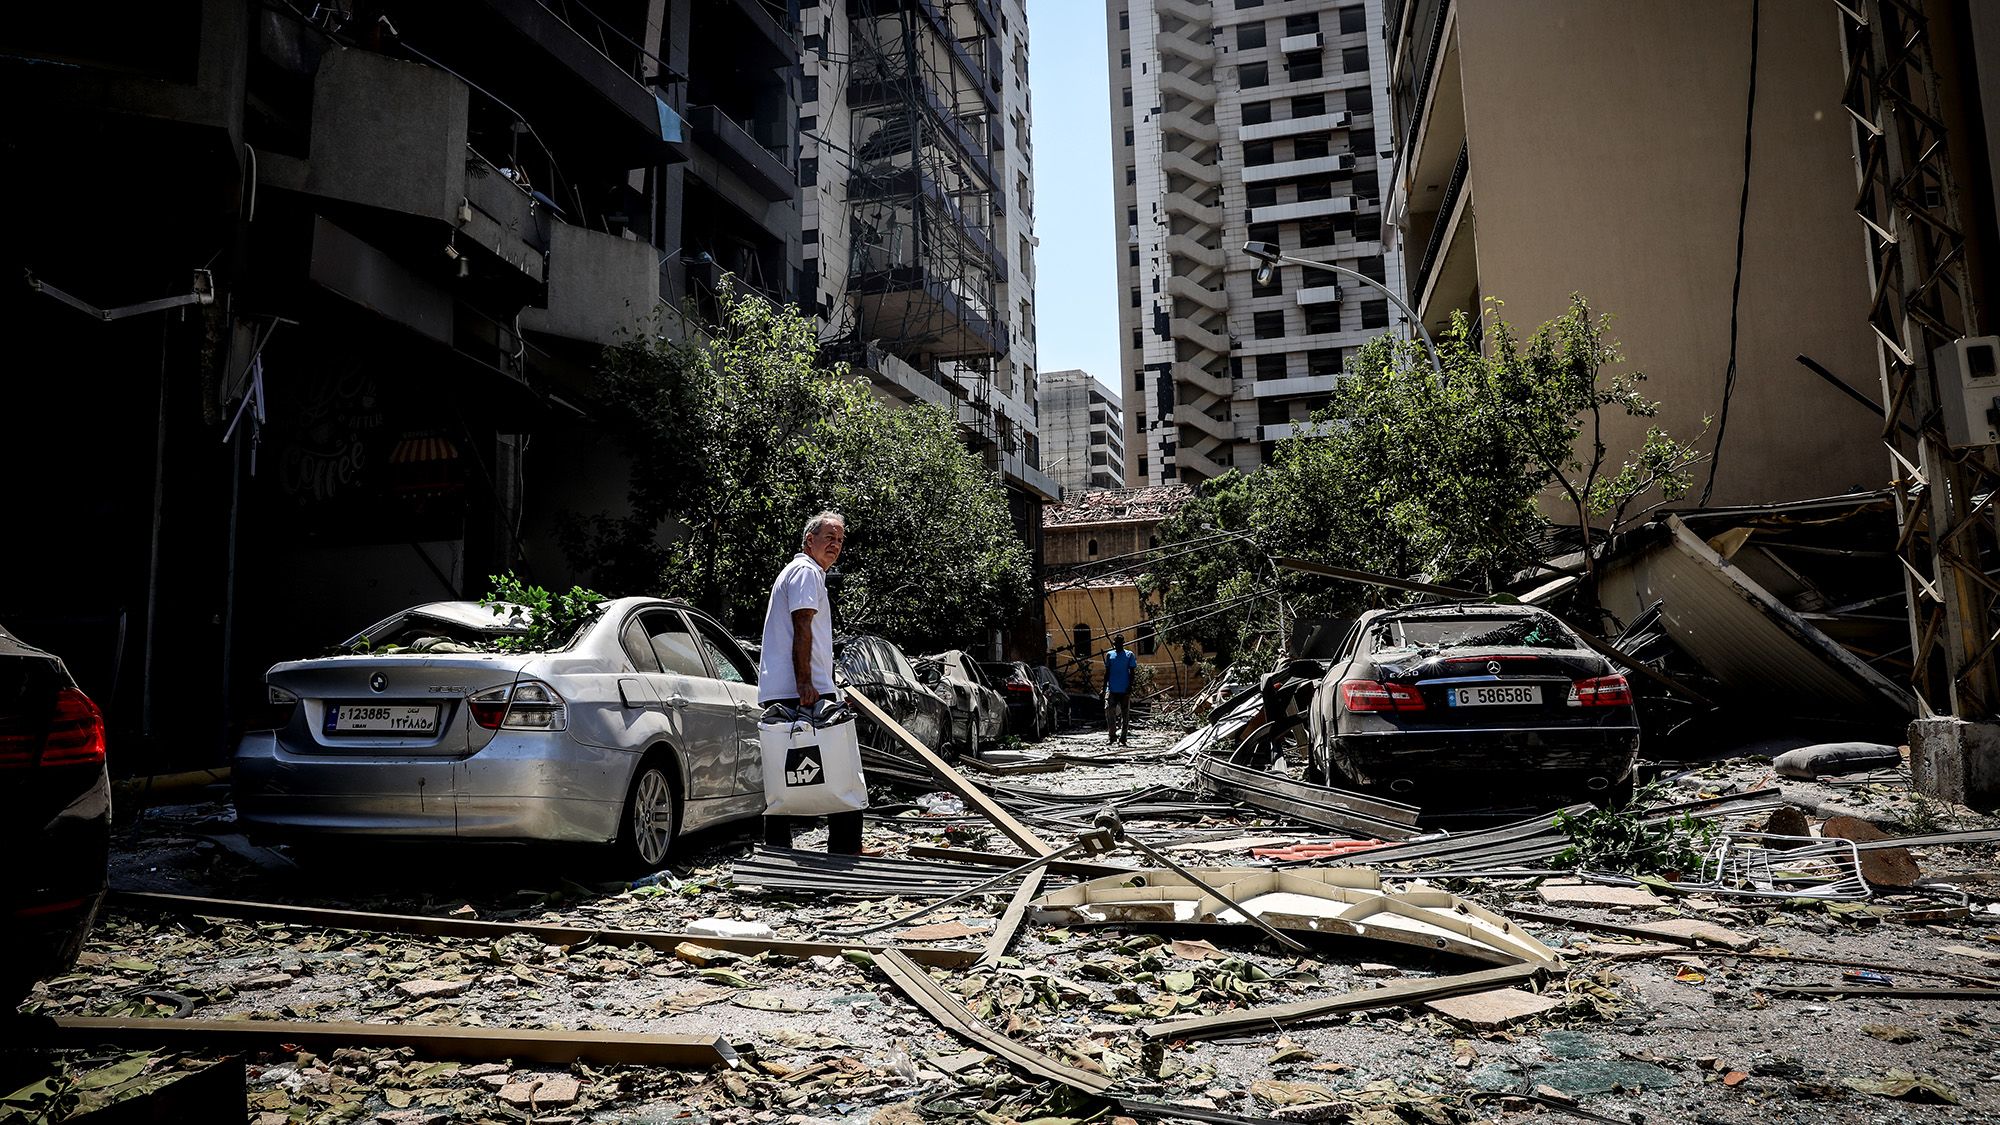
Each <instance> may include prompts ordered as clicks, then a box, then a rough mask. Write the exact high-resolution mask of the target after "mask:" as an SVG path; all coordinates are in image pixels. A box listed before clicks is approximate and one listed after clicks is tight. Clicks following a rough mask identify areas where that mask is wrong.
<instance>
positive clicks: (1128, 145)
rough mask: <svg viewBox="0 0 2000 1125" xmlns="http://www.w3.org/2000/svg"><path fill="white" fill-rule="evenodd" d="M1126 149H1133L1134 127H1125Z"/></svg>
mask: <svg viewBox="0 0 2000 1125" xmlns="http://www.w3.org/2000/svg"><path fill="white" fill-rule="evenodd" d="M1125 147H1126V148H1131V147H1132V127H1131V126H1130V125H1127V126H1125Z"/></svg>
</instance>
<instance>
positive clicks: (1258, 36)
mask: <svg viewBox="0 0 2000 1125" xmlns="http://www.w3.org/2000/svg"><path fill="white" fill-rule="evenodd" d="M1263 45H1264V21H1263V20H1258V21H1257V22H1255V23H1239V24H1237V25H1236V49H1237V50H1239V51H1248V50H1251V49H1252V48H1255V47H1262V46H1263Z"/></svg>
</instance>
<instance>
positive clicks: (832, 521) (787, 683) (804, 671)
mask: <svg viewBox="0 0 2000 1125" xmlns="http://www.w3.org/2000/svg"><path fill="white" fill-rule="evenodd" d="M846 543H847V520H846V519H845V518H843V517H842V516H841V514H840V513H839V512H821V513H820V514H818V515H816V516H814V517H813V518H812V519H810V520H807V521H806V527H805V532H804V534H803V535H801V536H800V546H799V553H798V554H796V555H794V556H792V561H791V562H788V563H786V564H785V568H784V569H783V570H781V571H779V572H778V579H777V581H775V582H773V583H771V602H770V605H769V606H768V607H767V608H766V609H765V610H764V652H763V659H762V661H761V662H760V663H759V664H758V667H757V701H758V702H759V703H761V704H763V705H764V706H766V707H768V706H770V705H771V704H773V703H783V704H785V705H786V706H789V707H803V708H809V707H811V706H812V705H813V704H814V703H816V702H818V701H819V697H820V696H822V695H830V696H834V697H836V698H838V697H839V695H840V691H839V689H838V688H836V687H834V685H833V605H832V603H831V602H829V601H828V600H827V596H826V572H827V571H828V570H829V569H831V568H832V566H833V564H834V563H837V562H839V561H840V550H841V548H842V547H843V546H845V545H846ZM805 819H808V818H805V817H790V816H766V817H765V818H764V842H765V843H766V844H769V845H770V846H771V847H774V848H789V847H791V846H792V831H793V829H794V828H795V827H796V823H795V822H797V821H800V820H805ZM826 850H827V851H829V852H836V853H843V854H846V855H858V854H860V852H861V814H860V813H859V812H845V813H835V814H833V815H832V816H829V817H827V840H826Z"/></svg>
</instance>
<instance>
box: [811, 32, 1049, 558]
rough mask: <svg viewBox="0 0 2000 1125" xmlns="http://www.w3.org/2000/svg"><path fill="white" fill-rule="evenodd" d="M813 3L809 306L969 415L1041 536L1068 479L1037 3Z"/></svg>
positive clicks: (831, 337) (864, 351) (893, 383)
mask: <svg viewBox="0 0 2000 1125" xmlns="http://www.w3.org/2000/svg"><path fill="white" fill-rule="evenodd" d="M800 7H801V10H800V21H801V29H802V31H803V33H804V39H803V42H804V48H805V49H804V58H805V66H804V84H803V89H802V91H801V95H800V105H799V116H800V136H801V142H802V155H801V160H800V172H799V179H800V183H801V184H802V185H804V186H803V193H804V200H803V214H802V219H801V224H802V228H803V232H802V239H803V241H804V243H805V257H804V266H803V269H802V271H801V278H800V285H799V291H800V301H801V303H802V304H804V305H806V306H807V307H808V308H811V309H813V310H814V311H815V312H817V314H818V316H819V318H820V323H821V332H820V340H821V344H822V346H823V347H824V348H825V350H826V351H827V352H828V354H829V355H830V356H831V357H832V358H836V359H844V360H846V361H848V362H849V363H850V364H852V366H853V368H854V370H855V371H856V372H857V373H862V374H865V375H866V376H867V378H868V379H869V380H870V382H871V384H872V385H873V386H874V388H875V389H876V391H877V393H879V394H881V395H882V396H883V397H885V398H888V399H891V400H895V401H900V402H907V403H914V402H928V403H931V404H932V405H935V406H938V407H940V408H942V409H945V410H947V411H950V412H951V413H953V414H954V415H955V416H956V417H957V418H958V420H959V425H960V430H961V433H962V434H963V435H964V437H965V438H966V441H967V443H968V445H970V446H971V447H972V448H973V449H974V450H976V451H978V452H980V453H982V454H983V455H985V457H986V458H987V461H988V463H989V464H990V465H992V466H993V468H994V469H995V470H996V471H998V472H999V473H1000V474H1001V476H1002V478H1003V479H1004V481H1005V482H1006V484H1007V487H1008V489H1009V493H1010V498H1011V499H1012V500H1013V502H1014V507H1015V510H1016V519H1017V523H1019V524H1020V526H1021V527H1022V528H1023V534H1024V536H1025V537H1027V538H1029V539H1031V540H1032V539H1034V538H1035V536H1036V535H1037V534H1038V530H1037V529H1039V527H1040V516H1039V512H1038V510H1037V509H1036V507H1035V506H1036V505H1039V504H1040V503H1041V501H1043V500H1045V499H1053V498H1054V495H1055V492H1056V485H1055V483H1054V481H1052V480H1051V479H1050V478H1049V477H1048V476H1047V474H1045V473H1043V472H1042V471H1041V468H1040V466H1041V464H1042V455H1041V450H1040V448H1039V439H1038V436H1037V431H1036V423H1035V385H1036V370H1035V293H1034V186H1033V185H1034V166H1033V157H1032V153H1033V132H1032V130H1033V116H1034V115H1033V106H1032V103H1031V101H1030V98H1029V90H1028V23H1027V17H1026V9H1025V0H807V2H805V3H803V4H802V5H801V6H800Z"/></svg>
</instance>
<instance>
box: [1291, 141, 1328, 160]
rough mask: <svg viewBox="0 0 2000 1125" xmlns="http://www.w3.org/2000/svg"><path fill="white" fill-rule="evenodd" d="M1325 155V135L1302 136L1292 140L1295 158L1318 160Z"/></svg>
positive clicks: (1293, 156) (1293, 157)
mask: <svg viewBox="0 0 2000 1125" xmlns="http://www.w3.org/2000/svg"><path fill="white" fill-rule="evenodd" d="M1325 155H1326V138H1325V137H1300V138H1298V139H1297V140H1295V141H1293V142H1292V159H1293V160H1317V159H1319V158H1320V157H1322V156H1325Z"/></svg>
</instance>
